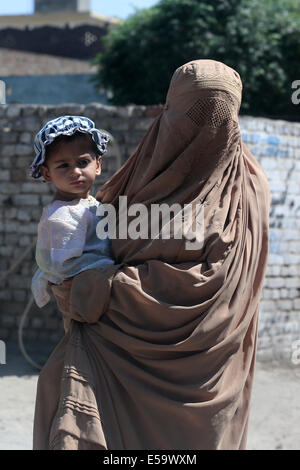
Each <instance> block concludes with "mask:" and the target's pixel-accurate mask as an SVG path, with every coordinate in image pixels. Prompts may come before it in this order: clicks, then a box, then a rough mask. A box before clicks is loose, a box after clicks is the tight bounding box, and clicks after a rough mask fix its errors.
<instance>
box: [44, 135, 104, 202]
mask: <svg viewBox="0 0 300 470" xmlns="http://www.w3.org/2000/svg"><path fill="white" fill-rule="evenodd" d="M46 165H47V166H44V165H41V168H40V169H41V173H42V175H43V177H44V179H45V181H47V182H49V183H50V182H52V183H53V184H54V185H55V187H56V188H57V189H58V191H59V193H60V194H61V195H63V196H64V197H67V198H71V199H72V198H73V199H75V198H86V197H88V195H89V191H90V188H91V186H92V184H93V183H94V181H95V178H96V175H100V174H101V157H100V158H97V159H96V158H95V156H94V155H93V154H92V151H91V149H90V146H89V144H88V142H86V141H84V140H82V139H78V140H74V141H71V142H60V143H59V144H57V146H56V147H55V149H53V150H52V151H51V153H50V155H49V157H48V158H47V162H46Z"/></svg>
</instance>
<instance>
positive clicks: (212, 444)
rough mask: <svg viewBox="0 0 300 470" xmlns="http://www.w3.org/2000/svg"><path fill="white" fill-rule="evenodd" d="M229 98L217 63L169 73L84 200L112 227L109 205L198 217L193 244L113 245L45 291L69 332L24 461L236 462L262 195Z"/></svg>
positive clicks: (264, 210)
mask: <svg viewBox="0 0 300 470" xmlns="http://www.w3.org/2000/svg"><path fill="white" fill-rule="evenodd" d="M241 91H242V85H241V80H240V77H239V74H238V73H237V72H235V71H234V70H233V69H231V68H229V67H227V66H226V65H224V64H222V63H220V62H215V61H211V60H196V61H192V62H189V63H188V64H185V65H183V66H182V67H180V68H179V69H177V70H176V72H175V73H174V75H173V78H172V81H171V84H170V88H169V91H168V95H167V100H166V104H165V106H164V109H163V110H162V112H161V114H160V115H159V116H158V117H157V118H156V119H155V121H154V122H153V124H152V126H151V128H150V129H149V131H148V132H147V133H146V136H145V137H144V139H143V140H142V142H141V144H140V145H139V147H138V148H137V150H136V152H135V153H134V154H133V155H132V156H131V157H130V158H129V160H128V161H127V162H126V163H125V164H124V165H123V167H122V168H121V169H120V170H119V171H118V172H117V173H116V174H115V175H114V176H113V177H112V178H111V180H110V181H108V182H107V183H106V184H105V185H104V186H103V187H102V188H101V189H100V191H99V192H98V194H97V197H98V198H99V200H101V201H102V202H103V203H110V204H113V205H114V206H115V207H116V209H117V225H118V224H119V223H121V222H120V220H121V214H120V211H118V207H119V206H118V202H119V196H127V204H128V207H130V206H131V205H132V204H136V203H141V204H144V205H145V206H146V207H147V208H149V209H150V206H151V205H152V204H163V203H164V204H168V205H169V206H170V205H172V204H174V203H179V204H181V205H182V206H183V205H184V204H186V205H195V204H196V203H197V204H200V205H201V207H203V209H204V222H203V227H204V232H203V236H204V239H203V244H202V245H201V244H200V245H201V246H198V245H195V247H194V249H187V243H186V242H187V239H186V238H185V237H184V236H183V237H182V238H181V239H180V238H177V239H176V238H171V239H170V240H166V239H162V237H161V236H160V235H161V232H160V234H159V236H157V237H156V238H152V239H136V240H133V239H129V238H128V239H115V240H112V247H113V253H114V256H115V259H116V265H115V266H113V267H109V268H105V269H104V270H90V271H85V272H83V273H80V274H79V275H77V276H76V277H75V278H74V279H73V282H72V285H71V287H67V286H59V287H53V292H54V294H55V296H56V299H57V301H58V305H59V308H60V309H61V311H62V312H63V314H64V316H65V318H68V319H71V321H70V325H71V326H70V329H69V331H68V332H67V334H66V335H65V337H64V338H63V339H62V341H61V342H60V343H59V344H58V346H57V347H56V349H55V350H54V352H53V353H52V355H51V356H50V358H49V360H48V362H47V364H46V365H45V367H44V369H43V370H42V372H41V374H40V377H39V381H38V389H37V398H36V410H35V421H34V449H102V450H105V449H110V450H115V449H134V450H137V449H173V450H174V449H245V447H246V437H247V423H248V417H249V404H250V396H251V387H252V382H253V372H254V363H255V352H256V339H257V322H258V311H259V300H260V295H261V290H262V284H263V280H264V275H265V270H266V261H267V253H268V218H269V206H270V193H269V187H268V183H267V179H266V177H265V174H264V172H263V171H262V169H261V167H260V165H259V164H258V162H257V161H256V160H255V158H254V157H253V156H252V155H251V153H250V152H249V150H248V149H247V147H246V146H245V144H244V143H243V142H242V138H241V133H240V128H239V124H238V111H239V107H240V102H241ZM193 207H194V206H193ZM193 214H194V218H195V217H196V215H195V212H193ZM123 215H124V214H123ZM129 220H130V218H129ZM123 229H124V227H123Z"/></svg>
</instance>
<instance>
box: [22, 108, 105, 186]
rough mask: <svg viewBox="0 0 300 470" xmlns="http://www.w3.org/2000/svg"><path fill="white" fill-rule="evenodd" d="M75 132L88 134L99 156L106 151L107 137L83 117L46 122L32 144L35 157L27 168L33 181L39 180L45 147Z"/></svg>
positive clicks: (68, 117) (69, 117)
mask: <svg viewBox="0 0 300 470" xmlns="http://www.w3.org/2000/svg"><path fill="white" fill-rule="evenodd" d="M75 132H81V133H83V134H90V135H91V137H92V139H93V141H94V143H95V144H96V146H97V149H98V152H99V155H103V154H104V153H105V152H106V150H107V144H108V142H109V137H108V135H106V134H105V133H104V132H102V131H100V130H99V129H96V128H95V123H94V122H93V121H92V120H91V119H89V118H87V117H85V116H59V117H58V118H55V119H52V120H51V121H48V122H47V123H46V124H45V125H44V127H43V128H42V129H41V130H40V131H39V132H38V133H37V134H36V136H35V138H34V142H33V147H34V150H35V157H34V159H33V162H32V163H31V165H30V167H29V175H30V176H32V178H34V179H41V178H42V173H41V172H40V166H41V165H42V164H43V163H44V161H45V157H46V146H47V145H50V144H51V143H52V142H53V141H54V140H55V139H56V138H57V137H59V136H60V135H67V136H71V135H73V134H75Z"/></svg>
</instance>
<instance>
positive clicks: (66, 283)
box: [60, 277, 73, 287]
mask: <svg viewBox="0 0 300 470" xmlns="http://www.w3.org/2000/svg"><path fill="white" fill-rule="evenodd" d="M72 281H73V278H72V277H70V278H69V279H66V280H65V281H63V282H62V283H61V284H60V286H63V287H68V286H69V287H71V285H72Z"/></svg>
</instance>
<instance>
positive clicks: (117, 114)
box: [0, 104, 300, 360]
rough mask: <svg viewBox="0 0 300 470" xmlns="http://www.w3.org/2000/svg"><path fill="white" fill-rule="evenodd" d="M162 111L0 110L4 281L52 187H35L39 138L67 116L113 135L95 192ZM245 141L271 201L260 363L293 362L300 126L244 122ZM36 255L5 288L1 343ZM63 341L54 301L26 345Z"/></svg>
mask: <svg viewBox="0 0 300 470" xmlns="http://www.w3.org/2000/svg"><path fill="white" fill-rule="evenodd" d="M158 112H159V109H158V108H157V107H143V106H129V107H112V106H103V105H99V104H91V105H88V106H84V105H71V104H70V105H63V106H40V105H7V106H1V107H0V277H1V274H3V273H4V272H5V271H6V270H7V269H8V268H9V267H10V266H11V265H12V264H13V263H14V262H15V261H16V260H17V259H18V258H19V257H20V256H21V255H22V253H24V251H25V250H26V249H27V247H28V246H30V244H31V243H32V241H33V239H34V237H35V235H36V229H37V223H38V221H39V218H40V215H41V211H42V207H43V206H44V205H45V204H47V203H49V202H50V201H51V198H52V194H53V189H52V188H51V185H48V184H45V183H40V182H36V181H32V180H31V179H30V178H29V177H28V176H27V167H28V165H29V163H30V162H31V161H32V157H33V147H32V143H33V138H34V135H35V133H36V132H37V131H38V130H39V129H40V128H41V127H42V126H43V125H44V124H45V123H46V122H47V121H48V120H49V119H52V118H55V117H57V116H60V115H63V114H77V115H85V116H88V117H90V118H91V119H93V120H94V121H95V123H96V126H97V127H98V128H101V129H105V130H107V131H108V132H110V133H111V134H112V135H113V137H114V140H115V143H116V144H117V145H113V146H111V148H110V150H109V152H108V153H107V154H106V156H105V158H104V161H103V173H102V175H101V176H100V177H99V178H98V180H97V182H96V186H99V185H101V184H102V183H103V182H104V181H106V180H107V179H108V178H109V177H110V176H111V175H112V174H113V173H114V172H115V171H116V170H117V169H118V168H119V167H120V165H121V164H122V163H123V162H124V161H125V160H126V159H127V158H128V157H129V156H130V154H131V153H132V152H133V151H134V150H135V148H136V146H137V145H138V143H139V142H140V141H141V139H142V137H143V136H144V134H145V132H146V130H147V129H148V128H149V126H150V124H151V123H152V121H153V119H154V117H155V116H156V115H157V113H158ZM240 127H241V130H242V136H243V140H244V142H245V143H246V144H247V145H248V146H249V148H250V150H251V151H252V152H253V154H254V155H255V157H256V158H257V159H258V161H259V162H260V164H261V165H262V167H263V169H264V171H265V173H266V175H267V177H268V180H269V183H270V189H271V194H272V205H271V212H270V253H269V262H268V268H267V276H266V280H265V283H264V288H263V293H262V299H261V303H260V322H259V341H258V358H260V359H262V360H268V359H271V358H274V357H276V358H282V357H284V358H285V359H287V360H289V359H290V357H291V353H292V347H293V343H294V342H295V341H297V340H299V339H300V124H299V123H290V122H285V121H279V120H270V119H264V118H253V117H241V118H240ZM35 268H36V266H35V262H34V249H33V248H32V249H31V251H30V252H29V253H28V255H27V257H26V259H25V260H24V261H23V262H22V264H21V266H19V267H18V269H17V270H16V271H15V272H14V273H13V274H10V275H9V276H8V277H7V278H6V279H5V281H2V282H1V283H0V339H2V340H13V341H16V340H17V330H18V325H19V322H20V318H21V316H22V313H23V311H24V308H25V306H26V304H27V302H28V300H29V298H30V295H31V294H30V281H31V276H32V273H33V271H34V270H35ZM62 336H63V328H62V322H61V318H60V313H59V312H58V310H57V308H56V304H55V302H54V300H53V301H51V303H49V304H48V305H47V306H45V307H44V308H43V309H38V308H37V307H35V306H33V307H32V308H31V310H30V313H29V316H28V319H27V321H26V324H25V330H24V341H25V343H26V342H30V341H34V342H36V341H43V342H47V343H48V344H53V345H54V344H56V343H57V342H58V341H59V339H60V338H61V337H62Z"/></svg>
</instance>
